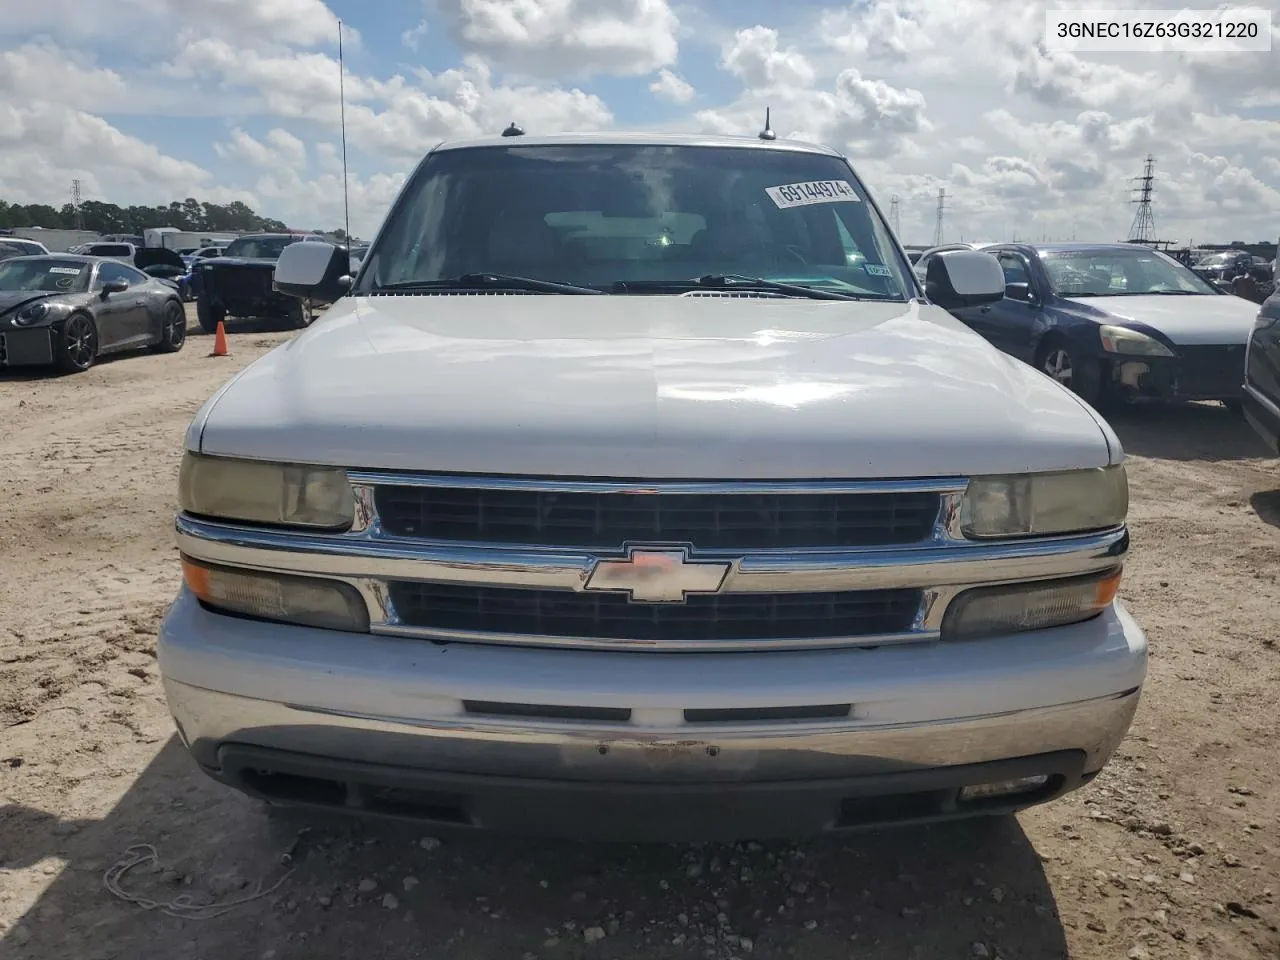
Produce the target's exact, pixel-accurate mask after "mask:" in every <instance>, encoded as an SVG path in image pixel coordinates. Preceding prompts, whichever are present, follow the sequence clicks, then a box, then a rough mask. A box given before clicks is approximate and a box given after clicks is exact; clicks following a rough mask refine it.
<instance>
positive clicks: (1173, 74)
mask: <svg viewBox="0 0 1280 960" xmlns="http://www.w3.org/2000/svg"><path fill="white" fill-rule="evenodd" d="M1053 5H1054V6H1055V7H1057V6H1070V7H1072V8H1081V7H1087V6H1090V5H1091V4H1090V3H1088V2H1087V0H1072V2H1071V3H1069V4H1064V3H1055V4H1053ZM1092 5H1093V6H1105V7H1107V8H1110V9H1115V8H1119V7H1124V6H1126V4H1125V3H1124V2H1123V0H1105V3H1101V4H1092ZM1262 5H1263V6H1265V7H1269V8H1271V9H1272V10H1273V14H1272V19H1273V21H1274V23H1273V28H1272V29H1273V35H1272V36H1273V43H1272V50H1271V51H1270V52H1267V53H1193V54H1188V53H1174V52H1158V53H1132V54H1106V55H1101V54H1089V55H1086V54H1073V53H1063V52H1050V51H1048V50H1047V49H1046V47H1045V45H1044V27H1045V22H1044V13H1045V9H1046V6H1048V4H1046V3H1044V2H1037V0H1017V2H1014V0H854V2H840V0H791V2H788V3H779V2H777V0H700V2H683V0H110V2H105V0H104V2H94V3H90V2H87V0H38V2H34V3H19V0H3V7H4V13H3V16H0V199H4V200H8V201H10V202H20V203H52V204H55V205H61V204H62V203H64V202H66V201H67V200H68V199H69V198H70V184H71V181H72V179H73V178H76V179H79V180H80V181H81V192H82V196H83V197H85V198H87V199H99V200H107V201H111V202H114V203H119V204H122V205H125V204H132V203H143V204H163V203H168V202H169V201H170V200H174V199H179V200H180V199H183V198H185V197H188V196H194V197H196V198H198V199H201V200H209V201H214V202H220V203H226V202H229V201H231V200H236V199H239V200H243V201H244V202H245V203H247V204H249V205H250V206H251V207H253V208H254V209H255V210H257V211H258V212H259V213H261V214H263V215H265V216H270V217H274V218H277V219H280V220H284V221H285V222H287V223H289V224H290V225H291V226H294V227H298V228H304V229H307V228H316V227H319V228H332V227H336V226H339V225H341V223H342V218H343V200H342V162H341V158H342V152H341V139H340V135H339V131H340V125H339V121H340V113H339V96H338V93H339V68H338V60H337V55H338V43H337V40H338V22H339V20H341V21H342V23H343V37H344V61H345V68H346V69H345V87H346V128H347V146H348V163H349V170H350V173H349V180H348V184H349V193H350V205H351V209H350V215H351V227H352V232H353V233H355V234H356V235H359V236H365V237H367V236H369V235H371V234H372V232H373V231H374V230H376V228H377V226H378V224H379V223H380V222H381V220H382V218H383V216H384V215H385V213H386V211H387V208H388V207H389V205H390V203H391V201H392V200H393V198H394V196H395V193H396V190H397V189H398V187H399V185H400V183H401V182H402V180H403V178H404V177H405V175H406V174H407V173H408V172H409V171H411V170H412V169H413V167H414V166H415V165H416V164H417V163H418V162H419V161H420V160H421V158H422V157H423V156H424V155H425V154H426V152H427V151H428V150H430V149H431V148H432V147H433V146H434V145H435V144H437V143H439V142H440V141H441V140H443V139H453V138H458V137H470V136H480V135H489V134H496V133H498V132H500V131H501V130H502V128H503V127H505V126H506V125H507V124H508V123H509V122H511V121H513V120H514V121H517V122H519V124H520V125H521V126H522V127H524V129H525V130H526V131H528V132H530V133H535V132H537V133H542V132H564V131H586V130H598V129H628V130H637V129H638V130H654V131H659V130H661V131H677V132H686V131H687V132H711V133H730V134H743V135H748V136H752V135H754V134H755V133H756V132H757V131H758V130H759V129H760V127H761V126H762V125H763V118H764V112H765V107H766V106H768V107H771V108H772V116H773V126H774V129H775V130H776V131H777V132H778V134H779V136H783V137H797V138H801V139H805V140H812V141H817V142H820V143H824V144H827V145H829V146H832V147H835V148H836V149H838V150H840V151H841V152H843V153H845V154H846V155H847V156H848V157H849V158H850V160H851V161H852V163H853V164H854V166H855V168H856V169H857V170H858V172H859V174H860V175H861V177H862V179H863V180H864V181H865V182H866V183H867V185H868V186H869V188H870V189H871V192H872V194H873V195H874V197H875V198H876V200H877V201H878V202H879V203H880V204H881V205H882V207H883V208H884V209H885V210H886V211H887V210H888V209H889V207H890V199H891V198H892V197H897V198H899V202H898V212H899V223H900V235H901V237H902V239H903V241H904V242H907V243H927V242H930V241H932V239H933V236H934V228H935V211H936V205H937V199H936V198H937V194H938V191H939V189H945V190H946V193H947V200H946V211H945V214H944V224H943V234H944V240H946V241H953V240H978V241H997V240H1009V239H1035V240H1039V239H1041V238H1042V237H1043V238H1048V239H1071V238H1073V237H1074V238H1076V239H1079V240H1115V239H1123V238H1124V237H1126V236H1127V235H1128V232H1129V227H1130V224H1131V222H1132V219H1133V214H1134V207H1133V205H1132V204H1131V203H1130V200H1131V197H1132V193H1131V191H1132V188H1133V186H1134V184H1133V183H1132V182H1131V178H1133V177H1136V176H1139V175H1140V174H1141V173H1142V164H1143V159H1144V157H1145V156H1146V155H1147V154H1148V153H1151V154H1153V155H1154V156H1155V158H1156V168H1155V172H1156V177H1157V182H1156V184H1155V202H1154V208H1153V209H1154V215H1155V222H1156V232H1157V234H1158V235H1159V238H1160V239H1167V240H1171V241H1177V242H1180V243H1187V242H1195V243H1201V242H1229V241H1232V240H1244V241H1256V240H1264V239H1265V240H1275V239H1276V238H1277V236H1280V29H1278V28H1280V4H1277V0H1264V2H1263V3H1262ZM1131 6H1133V7H1136V8H1139V9H1155V8H1161V7H1169V8H1178V7H1181V6H1182V4H1169V3H1165V2H1163V0H1138V2H1136V3H1133V4H1131ZM1206 6H1207V5H1206Z"/></svg>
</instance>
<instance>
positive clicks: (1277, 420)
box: [1244, 293, 1280, 454]
mask: <svg viewBox="0 0 1280 960" xmlns="http://www.w3.org/2000/svg"><path fill="white" fill-rule="evenodd" d="M1244 417H1245V419H1246V420H1247V421H1248V422H1249V425H1250V426H1251V427H1253V429H1254V431H1255V432H1256V433H1257V434H1258V436H1259V437H1261V438H1262V442H1263V443H1265V444H1266V445H1267V449H1268V450H1270V451H1271V452H1272V453H1275V454H1280V293H1273V294H1271V296H1270V297H1268V298H1267V301H1266V302H1265V303H1264V304H1263V305H1262V309H1261V310H1259V311H1258V316H1257V318H1256V319H1255V320H1254V324H1253V335H1252V336H1251V337H1250V339H1249V349H1248V350H1247V351H1246V352H1245V365H1244Z"/></svg>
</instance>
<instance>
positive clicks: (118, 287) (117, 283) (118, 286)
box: [102, 279, 129, 297]
mask: <svg viewBox="0 0 1280 960" xmlns="http://www.w3.org/2000/svg"><path fill="white" fill-rule="evenodd" d="M128 289H129V281H128V280H120V279H117V280H108V281H107V282H106V283H104V284H103V285H102V295H103V296H104V297H105V296H107V295H108V294H112V293H124V292H125V291H126V290H128Z"/></svg>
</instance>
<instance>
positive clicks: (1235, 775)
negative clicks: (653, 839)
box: [0, 324, 1280, 960]
mask: <svg viewBox="0 0 1280 960" xmlns="http://www.w3.org/2000/svg"><path fill="white" fill-rule="evenodd" d="M192 326H193V328H194V324H192ZM286 338H287V335H286V334H279V333H270V332H247V333H245V332H240V333H233V334H232V336H231V350H232V356H231V357H230V358H223V359H214V358H209V357H208V356H207V354H208V352H209V349H210V338H208V337H205V336H198V335H193V336H192V338H191V340H190V341H189V343H188V344H187V347H186V349H185V350H183V351H182V352H181V353H179V354H177V355H175V356H151V355H140V356H128V357H124V358H121V359H117V360H113V361H110V362H105V363H103V364H101V365H100V366H99V367H97V368H96V369H94V370H92V371H90V372H89V373H87V374H85V375H82V376H76V377H64V378H47V377H30V378H28V377H26V376H19V375H15V374H13V373H7V374H3V375H0V410H2V411H3V413H0V573H2V574H3V575H2V576H0V800H2V802H3V804H4V806H3V808H0V956H3V957H6V958H14V960H19V958H26V957H31V958H41V960H46V958H48V960H52V958H76V960H96V958H109V957H121V958H130V960H146V958H165V960H169V958H176V957H183V958H219V960H221V958H242V957H243V958H254V960H256V958H263V960H267V958H276V960H293V958H299V960H301V958H312V960H336V958H340V957H353V958H356V957H358V958H362V960H364V958H368V957H380V958H381V957H387V958H400V957H430V958H433V960H436V958H440V960H451V958H459V960H461V958H466V960H490V958H493V960H498V958H503V960H534V958H538V960H543V958H545V960H560V958H584V957H585V958H599V960H624V958H625V960H634V958H641V960H667V958H685V957H690V958H692V957H706V958H710V960H727V958H734V957H736V958H745V957H748V956H751V955H754V956H757V957H767V958H773V957H777V958H791V957H799V958H805V960H813V958H816V960H825V958H842V960H844V958H885V960H902V958H921V960H926V958H927V960H935V958H963V957H991V958H994V957H1003V958H1006V960H1035V958H1050V957H1067V956H1069V957H1073V958H1082V960H1083V958H1098V960H1103V958H1105V960H1113V958H1132V960H1139V958H1144V957H1149V958H1164V957H1171V958H1181V957H1204V958H1214V960H1232V958H1276V957H1280V933H1278V932H1277V924H1280V901H1278V899H1277V897H1278V896H1280V849H1278V846H1277V845H1278V841H1277V826H1278V825H1280V792H1278V790H1277V787H1278V786H1280V775H1278V770H1277V768H1278V766H1280V760H1278V758H1277V757H1278V755H1277V747H1276V744H1277V741H1278V740H1280V629H1277V623H1276V621H1277V617H1276V614H1277V611H1278V610H1280V582H1278V580H1277V576H1278V575H1280V462H1277V461H1276V460H1274V459H1268V458H1267V457H1266V455H1265V453H1264V451H1263V450H1262V448H1261V446H1260V445H1259V444H1257V443H1256V441H1255V440H1254V438H1253V436H1252V434H1250V433H1249V431H1248V429H1247V427H1245V426H1244V425H1243V424H1242V423H1240V422H1238V421H1237V420H1235V419H1233V418H1232V417H1231V416H1230V415H1229V414H1228V413H1227V412H1226V411H1225V410H1223V409H1221V408H1219V407H1217V406H1216V405H1212V404H1202V405H1192V406H1187V407H1182V408H1177V409H1171V410H1145V411H1129V412H1126V413H1124V414H1123V415H1121V416H1118V418H1117V423H1116V427H1117V430H1118V431H1119V432H1120V434H1121V436H1122V439H1123V440H1124V442H1125V445H1126V447H1127V449H1128V450H1129V452H1130V454H1131V458H1132V459H1131V461H1130V482H1131V485H1132V491H1133V493H1132V495H1133V508H1132V522H1133V534H1134V545H1135V548H1134V552H1133V555H1132V560H1131V562H1130V564H1129V566H1128V570H1127V573H1126V579H1125V584H1124V588H1123V595H1124V598H1125V600H1126V601H1127V602H1128V603H1129V604H1130V606H1131V607H1132V609H1133V610H1134V611H1135V613H1136V614H1137V616H1138V617H1139V619H1140V620H1141V621H1142V623H1143V624H1144V625H1145V627H1146V628H1147V630H1148V631H1149V634H1150V639H1151V646H1152V656H1151V669H1150V677H1149V681H1148V685H1147V688H1146V691H1145V693H1144V695H1143V700H1142V705H1141V708H1140V710H1139V713H1138V717H1137V720H1136V722H1135V725H1134V727H1133V730H1132V733H1131V736H1130V737H1129V738H1128V740H1127V741H1126V742H1125V743H1124V745H1123V746H1122V748H1121V750H1120V752H1119V754H1118V755H1117V757H1116V758H1115V760H1114V761H1113V763H1112V764H1111V765H1110V766H1109V767H1108V769H1107V770H1106V771H1105V772H1104V774H1103V775H1102V776H1101V777H1099V779H1098V780H1097V781H1096V782H1095V783H1094V784H1093V785H1091V786H1090V787H1088V788H1086V789H1084V790H1082V791H1080V792H1078V793H1076V794H1074V795H1072V796H1070V797H1068V798H1066V799H1064V800H1062V801H1059V802H1058V803H1055V804H1051V805H1049V806H1046V807H1043V808H1038V809H1035V810H1032V811H1028V812H1026V813H1024V814H1023V815H1021V816H1020V817H1018V818H1016V819H1014V818H1007V819H1005V820H993V821H981V822H967V823H961V824H955V825H948V826H944V827H937V828H932V829H928V830H923V831H922V830H913V831H895V832H885V833H879V834H869V835H858V836H856V837H853V838H850V839H845V840H841V841H834V842H832V841H826V842H813V843H802V844H781V843H773V844H764V845H757V844H747V845H736V846H723V847H722V846H704V847H677V846H659V847H630V846H590V845H574V844H563V843H559V844H558V843H545V842H530V841H521V840H511V839H506V838H490V837H476V836H472V835H462V836H459V835H441V836H436V835H431V834H427V833H425V832H424V831H423V830H422V829H421V828H416V829H415V828H414V827H412V826H402V825H398V824H392V825H385V824H363V823H358V822H349V821H346V820H337V819H333V820H330V819H323V818H321V819H317V818H307V817H298V816H296V815H292V814H291V815H285V816H278V815H277V816H268V815H267V814H266V813H265V811H264V810H263V808H262V807H261V806H259V805H258V804H257V803H255V802H253V801H250V800H248V799H245V798H243V797H241V796H239V795H237V794H234V793H232V792H231V791H229V790H227V789H224V788H223V787H221V786H219V785H217V784H215V783H213V782H211V781H208V780H207V779H206V778H204V777H203V775H201V774H200V773H198V772H197V771H196V769H195V768H194V766H193V765H192V763H191V762H190V761H189V760H188V758H187V757H186V756H185V754H184V752H183V750H182V749H181V746H180V744H178V742H177V741H176V739H175V737H174V734H173V728H172V724H171V721H170V718H169V716H168V714H167V712H166V710H165V705H164V699H163V696H162V694H161V690H160V685H159V683H158V678H157V672H156V665H155V659H154V639H155V632H156V628H157V625H158V623H159V622H160V619H161V617H162V616H163V614H164V611H165V608H166V606H167V604H168V602H169V601H170V599H171V598H172V596H173V594H174V592H175V590H176V588H177V584H178V573H177V562H176V556H175V551H174V548H173V546H172V539H171V522H172V514H173V511H174V509H175V504H174V493H175V478H176V472H177V466H178V459H179V452H180V449H181V443H182V435H183V430H184V428H185V427H186V424H187V422H188V420H189V419H190V417H191V415H192V414H193V413H194V412H195V410H196V409H197V407H198V406H199V405H200V403H201V402H202V401H203V400H204V399H205V398H206V397H208V396H209V395H210V394H211V393H212V392H213V391H214V389H215V388H216V387H217V386H218V385H219V384H220V383H222V382H223V381H224V380H225V379H226V378H227V377H229V376H230V375H231V374H232V373H233V372H235V371H236V370H237V369H239V368H240V367H241V366H242V365H244V364H245V363H247V362H249V361H250V360H252V359H254V358H256V357H258V356H260V355H261V354H263V353H264V352H265V351H266V350H267V349H269V348H270V347H271V346H273V345H274V344H277V343H280V342H282V341H283V340H284V339H286ZM136 844H151V845H153V847H154V850H155V852H156V854H157V855H158V864H157V865H151V864H149V863H143V864H142V865H140V866H139V867H138V868H137V869H135V870H133V871H131V872H129V873H127V874H126V875H125V876H124V877H123V880H122V881H121V883H122V886H123V887H124V888H126V889H127V890H128V891H130V892H132V893H138V894H140V895H141V896H143V897H145V898H148V899H146V900H145V901H144V902H143V903H141V904H139V903H131V902H124V901H122V900H121V899H118V898H117V897H116V896H113V895H112V894H111V893H109V892H108V890H107V889H106V888H105V886H104V873H105V872H107V871H108V870H110V869H111V868H112V867H113V865H115V864H118V863H120V862H121V861H123V860H125V859H126V858H127V857H128V856H129V850H130V848H131V847H133V846H134V845H136ZM135 852H136V851H135ZM260 881H261V882H263V884H264V886H265V887H266V888H268V889H269V892H268V893H266V894H265V895H264V896H261V897H258V898H257V899H254V900H251V901H250V902H247V903H244V904H243V905H240V906H238V907H235V908H234V909H232V910H231V911H230V912H228V913H225V914H222V915H220V916H210V915H208V912H207V911H206V912H204V913H201V912H200V911H199V910H198V908H199V907H200V906H202V905H208V904H211V903H215V902H216V903H222V902H226V901H228V900H235V899H243V898H245V897H246V896H248V895H249V894H253V893H255V892H256V890H257V885H258V883H259V882H260ZM277 883H278V886H275V885H276V884H277ZM179 898H184V899H179ZM175 900H177V901H178V903H179V907H178V908H177V909H176V910H171V911H170V913H177V914H179V916H170V915H166V914H165V912H164V911H163V910H162V909H160V908H159V907H158V906H156V904H164V903H170V902H174V901H175Z"/></svg>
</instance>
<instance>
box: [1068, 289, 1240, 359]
mask: <svg viewBox="0 0 1280 960" xmlns="http://www.w3.org/2000/svg"><path fill="white" fill-rule="evenodd" d="M1071 302H1072V303H1073V304H1081V305H1085V306H1087V307H1089V308H1092V309H1093V310H1094V311H1098V312H1099V313H1103V314H1107V316H1106V317H1102V318H1100V319H1101V322H1103V323H1118V324H1121V325H1128V326H1145V327H1150V328H1151V329H1152V330H1155V331H1157V332H1158V333H1162V334H1164V336H1165V337H1167V338H1168V339H1169V341H1170V342H1171V343H1174V344H1176V345H1177V346H1180V347H1182V346H1187V347H1189V346H1204V345H1210V344H1230V345H1233V346H1234V345H1236V344H1245V343H1247V342H1248V341H1249V337H1250V335H1251V334H1252V333H1253V320H1254V318H1255V317H1256V316H1257V315H1258V305H1257V304H1256V303H1252V302H1251V301H1249V300H1245V299H1243V298H1241V297H1233V296H1230V295H1227V296H1209V295H1205V296H1159V295H1154V296H1149V297H1142V296H1138V297H1090V298H1089V299H1088V300H1087V301H1085V300H1073V301H1071Z"/></svg>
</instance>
